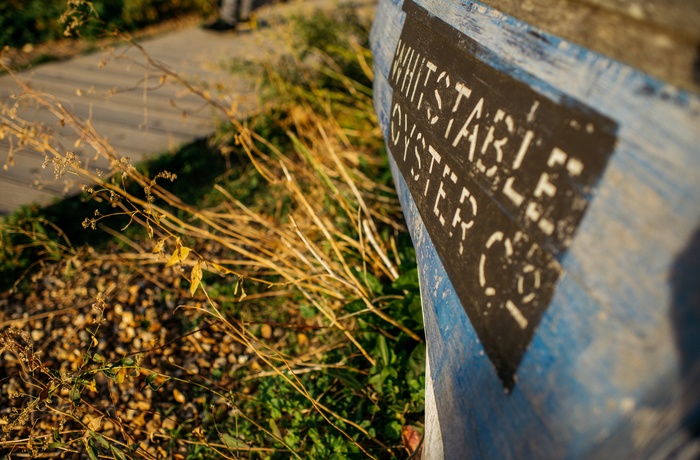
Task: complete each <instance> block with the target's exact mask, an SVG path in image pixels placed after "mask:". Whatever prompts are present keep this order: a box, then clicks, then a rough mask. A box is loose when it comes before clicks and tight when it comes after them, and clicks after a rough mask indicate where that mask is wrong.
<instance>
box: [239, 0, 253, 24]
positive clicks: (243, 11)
mask: <svg viewBox="0 0 700 460" xmlns="http://www.w3.org/2000/svg"><path fill="white" fill-rule="evenodd" d="M238 1H239V3H238V8H239V10H238V20H239V21H248V20H249V19H250V12H251V11H252V10H253V0H238Z"/></svg>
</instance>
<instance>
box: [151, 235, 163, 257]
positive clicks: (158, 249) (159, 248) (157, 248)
mask: <svg viewBox="0 0 700 460" xmlns="http://www.w3.org/2000/svg"><path fill="white" fill-rule="evenodd" d="M164 246H165V240H164V239H162V238H161V239H159V240H158V244H156V246H155V247H154V248H153V254H158V253H159V252H161V251H162V250H163V247H164Z"/></svg>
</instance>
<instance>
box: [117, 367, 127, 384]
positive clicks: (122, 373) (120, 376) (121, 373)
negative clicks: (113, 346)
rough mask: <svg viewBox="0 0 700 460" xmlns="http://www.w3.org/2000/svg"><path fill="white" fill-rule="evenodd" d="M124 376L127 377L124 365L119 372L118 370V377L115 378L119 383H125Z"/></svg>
mask: <svg viewBox="0 0 700 460" xmlns="http://www.w3.org/2000/svg"><path fill="white" fill-rule="evenodd" d="M124 378H126V368H123V367H122V368H121V369H119V372H117V377H116V378H115V380H116V381H117V383H119V384H121V383H124Z"/></svg>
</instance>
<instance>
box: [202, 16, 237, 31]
mask: <svg viewBox="0 0 700 460" xmlns="http://www.w3.org/2000/svg"><path fill="white" fill-rule="evenodd" d="M203 27H204V28H205V29H207V30H213V31H215V32H227V31H231V30H236V24H235V23H234V24H231V23H230V22H226V21H222V20H221V19H217V20H216V21H214V22H210V23H208V24H204V26H203Z"/></svg>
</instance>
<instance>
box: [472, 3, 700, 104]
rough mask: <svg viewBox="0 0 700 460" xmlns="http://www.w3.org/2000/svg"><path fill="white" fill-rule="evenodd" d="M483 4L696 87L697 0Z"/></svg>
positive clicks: (699, 40)
mask: <svg viewBox="0 0 700 460" xmlns="http://www.w3.org/2000/svg"><path fill="white" fill-rule="evenodd" d="M484 3H485V4H487V5H489V6H490V7H492V8H494V9H496V10H499V11H502V12H504V13H506V14H509V15H511V16H513V17H515V18H518V19H520V20H522V21H524V22H526V23H528V24H530V25H532V26H534V27H537V28H539V29H541V30H543V31H546V32H549V33H551V34H553V35H556V36H559V37H562V38H564V39H566V40H568V41H570V42H572V43H576V44H578V45H581V46H583V47H585V48H588V49H591V50H593V51H596V52H598V53H600V54H602V55H605V56H608V57H610V58H612V59H615V60H619V61H622V62H624V63H626V64H628V65H630V66H632V67H634V68H636V69H639V70H641V71H643V72H645V73H647V74H649V75H652V76H654V77H656V78H658V79H661V80H663V81H666V82H668V83H671V84H673V85H676V86H678V87H680V88H684V89H688V90H692V91H698V90H699V89H700V75H699V74H700V70H699V68H698V62H700V58H699V56H698V51H699V50H700V27H699V26H698V24H700V1H698V0H673V1H670V2H669V1H663V0H653V1H650V0H614V1H609V0H605V1H603V0H586V1H571V0H527V1H519V0H486V1H485V2H484Z"/></svg>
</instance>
